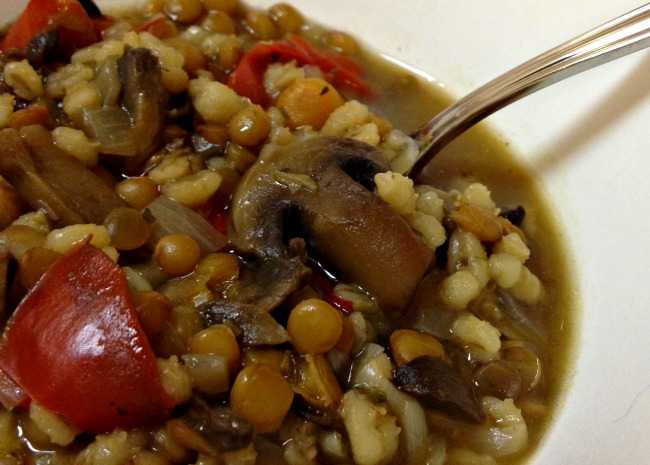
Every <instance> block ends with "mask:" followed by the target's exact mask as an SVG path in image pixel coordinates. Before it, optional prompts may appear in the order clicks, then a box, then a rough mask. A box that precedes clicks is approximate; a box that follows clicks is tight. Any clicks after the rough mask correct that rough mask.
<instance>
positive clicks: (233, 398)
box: [230, 364, 293, 433]
mask: <svg viewBox="0 0 650 465" xmlns="http://www.w3.org/2000/svg"><path fill="white" fill-rule="evenodd" d="M292 401H293V391H292V390H291V386H289V383H288V382H287V381H285V379H284V378H283V377H282V375H280V374H279V373H278V372H276V371H275V370H273V369H272V368H269V367H268V366H266V365H258V364H253V365H249V366H247V367H244V368H243V369H242V370H241V371H240V372H239V374H238V375H237V378H236V379H235V382H234V384H233V386H232V389H231V391H230V404H231V406H232V409H233V411H234V412H235V414H237V415H240V416H241V417H243V418H245V419H246V420H247V421H249V422H250V423H252V424H253V425H254V426H255V428H256V430H257V431H258V432H259V433H271V432H273V431H277V430H278V428H279V427H280V425H281V424H282V420H284V417H285V416H286V415H287V413H288V412H289V408H290V407H291V402H292Z"/></svg>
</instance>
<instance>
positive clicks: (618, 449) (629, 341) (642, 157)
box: [0, 0, 650, 465]
mask: <svg viewBox="0 0 650 465" xmlns="http://www.w3.org/2000/svg"><path fill="white" fill-rule="evenodd" d="M133 1H135V2H138V3H141V2H142V1H143V0H102V1H98V3H99V4H100V5H101V6H102V7H105V8H106V9H107V10H110V9H120V8H124V7H125V6H127V7H128V6H130V5H132V4H133ZM24 3H25V2H24V1H23V0H4V1H2V2H1V3H0V18H3V19H8V18H11V17H14V15H15V14H16V12H17V11H19V9H20V8H21V6H22V5H23V4H24ZM251 3H253V4H255V5H259V6H267V5H270V4H271V3H275V2H274V1H271V0H256V1H254V2H253V1H251ZM291 3H293V4H295V5H296V6H297V7H298V8H300V9H301V10H302V11H303V12H304V13H305V14H306V15H307V16H310V17H312V18H314V19H316V20H317V21H319V22H322V23H325V24H328V25H330V26H332V27H336V28H340V29H343V30H347V31H350V32H352V33H354V34H355V35H356V36H358V37H360V38H361V39H362V40H364V41H365V42H366V43H367V44H368V45H370V46H371V47H373V48H375V49H376V50H378V51H380V52H381V53H384V54H386V55H387V56H389V57H393V58H397V59H399V60H400V61H402V62H404V63H407V64H408V65H410V66H412V67H414V68H415V69H417V70H420V71H422V72H423V73H424V74H425V75H427V76H431V77H432V79H433V81H434V83H435V84H437V85H440V86H442V87H444V88H445V89H446V90H447V91H448V92H450V93H451V94H452V95H455V96H460V95H463V94H464V93H466V92H468V91H470V90H472V89H473V88H475V87H476V86H478V85H479V84H481V83H483V82H485V81H487V80H489V79H490V78H492V77H494V76H496V75H498V74H500V73H501V72H503V71H505V70H507V69H509V68H510V67H512V66H514V65H517V64H518V63H520V62H522V61H524V60H525V59H527V58H530V57H532V56H533V55H535V54H537V53H540V52H542V51H544V50H545V49H547V48H549V47H551V46H554V45H557V44H558V43H560V42H561V41H564V40H566V39H568V38H570V37H572V36H574V35H576V34H578V33H581V32H583V31H584V30H586V29H588V28H590V27H592V26H595V25H597V24H599V23H601V22H603V21H605V20H607V19H610V18H612V17H614V16H617V15H619V14H622V13H624V12H626V11H628V10H630V9H632V8H634V7H636V6H638V2H636V1H633V0H597V1H593V0H574V1H572V2H566V1H564V0H547V1H546V2H521V1H520V0H501V1H499V2H476V1H467V0H465V1H458V2H443V1H438V0H434V1H432V0H409V1H408V2H394V1H390V0H355V1H354V2H350V1H344V0H331V1H328V2H323V1H320V0H292V2H291ZM649 73H650V55H649V54H648V53H643V52H642V53H638V54H636V55H633V56H630V57H627V58H624V59H622V60H618V61H616V62H613V63H610V64H608V65H605V66H603V67H601V68H598V69H596V70H593V71H590V72H588V73H586V74H584V75H581V76H577V77H575V78H572V79H571V80H569V81H565V82H563V83H561V84H557V85H555V86H553V87H552V88H549V89H546V90H544V91H542V92H540V93H538V94H536V95H534V96H531V97H528V98H526V99H524V100H523V101H521V102H519V103H516V104H514V105H512V106H510V107H508V108H507V109H505V110H502V111H501V112H499V113H498V114H497V115H494V116H493V117H491V118H489V121H488V124H490V125H491V126H492V127H493V128H496V130H498V131H499V133H500V135H501V136H500V137H502V138H503V139H504V140H507V141H508V142H509V143H511V144H512V145H513V146H514V147H515V149H516V152H517V153H519V154H520V156H521V157H522V159H523V160H524V161H525V162H526V163H528V164H529V165H530V167H531V169H533V170H534V171H535V173H536V175H537V179H538V180H539V182H540V183H541V184H542V185H543V188H544V189H545V191H546V192H547V194H548V197H549V199H550V201H551V202H552V204H553V205H554V208H555V209H556V213H557V215H558V217H559V220H560V222H561V223H562V226H563V227H562V230H563V236H562V240H563V241H566V243H567V248H568V250H570V252H571V255H572V258H573V261H574V269H575V270H576V273H577V275H576V280H577V284H578V290H579V294H580V295H579V299H580V302H581V307H582V309H583V318H582V324H581V327H582V330H581V335H580V336H579V350H578V352H577V354H576V360H575V364H574V373H573V376H572V382H571V387H570V389H569V391H568V394H567V396H566V401H565V404H564V406H563V408H562V409H561V412H560V414H559V415H558V417H557V418H556V420H555V424H554V425H553V426H552V428H551V431H550V432H549V434H548V436H547V439H546V441H545V442H544V444H543V446H542V447H541V448H540V451H539V452H538V453H537V454H536V456H535V458H534V459H533V461H532V462H533V463H535V464H539V465H541V464H545V465H549V464H558V465H560V464H562V465H563V464H572V463H589V464H591V465H605V464H607V465H609V464H611V463H617V464H621V465H639V464H642V463H647V462H648V456H650V442H648V441H645V440H644V439H645V437H644V436H645V434H644V433H645V431H646V429H647V424H648V423H650V370H648V366H649V365H650V351H649V350H648V342H647V341H648V336H647V335H648V334H649V333H650V318H648V317H647V310H648V308H647V306H648V302H650V286H648V285H647V282H646V281H647V276H648V272H649V271H650V267H649V265H648V264H649V263H650V221H649V220H648V218H650V202H649V201H648V200H650V183H648V182H647V180H646V178H647V175H648V173H650V158H648V157H647V155H646V154H647V153H649V152H650V138H648V137H647V124H648V123H647V122H648V121H650V101H649V100H648V97H650V81H648V79H647V76H648V75H649Z"/></svg>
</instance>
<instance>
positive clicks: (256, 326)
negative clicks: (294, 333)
mask: <svg viewBox="0 0 650 465" xmlns="http://www.w3.org/2000/svg"><path fill="white" fill-rule="evenodd" d="M199 314H200V315H201V319H202V320H203V323H204V325H205V326H212V325H215V324H221V323H230V324H231V325H233V326H235V328H236V329H237V330H238V332H239V334H238V336H239V337H240V338H241V340H242V342H243V343H244V344H246V345H251V346H256V345H278V344H284V343H285V342H287V341H288V340H289V335H288V334H287V330H286V329H284V328H283V327H282V326H281V325H280V324H279V323H278V322H277V321H275V319H274V318H273V317H272V316H271V315H270V314H268V313H267V312H264V311H261V310H260V309H258V308H257V307H256V306H253V305H247V304H238V303H227V302H222V301H216V302H211V303H208V304H205V305H203V306H202V307H201V308H200V309H199Z"/></svg>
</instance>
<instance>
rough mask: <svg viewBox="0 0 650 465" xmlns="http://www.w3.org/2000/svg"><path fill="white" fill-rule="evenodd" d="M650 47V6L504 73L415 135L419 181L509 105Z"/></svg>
mask: <svg viewBox="0 0 650 465" xmlns="http://www.w3.org/2000/svg"><path fill="white" fill-rule="evenodd" d="M648 46H650V3H648V4H645V5H643V6H641V7H639V8H637V9H635V10H632V11H630V12H629V13H626V14H624V15H623V16H620V17H618V18H616V19H613V20H611V21H608V22H606V23H604V24H602V25H600V26H598V27H596V28H594V29H592V30H590V31H588V32H586V33H584V34H582V35H580V36H578V37H576V38H575V39H572V40H569V41H568V42H565V43H563V44H561V45H559V46H557V47H555V48H552V49H550V50H548V51H547V52H544V53H542V54H541V55H538V56H536V57H535V58H533V59H532V60H529V61H527V62H525V63H523V64H521V65H519V66H517V67H516V68H513V69H511V70H510V71H508V72H506V73H504V74H502V75H501V76H499V77H497V78H496V79H493V80H492V81H490V82H488V83H487V84H485V85H483V86H481V87H479V88H478V89H476V90H475V91H474V92H472V93H471V94H469V95H467V96H465V97H463V98H462V99H461V100H459V101H458V102H456V103H455V104H453V105H452V106H450V107H448V108H447V109H445V110H443V111H442V112H440V113H438V114H437V115H436V116H435V117H433V118H432V119H431V120H430V121H429V122H428V123H427V124H425V125H424V126H423V127H422V128H420V129H418V130H417V131H416V132H415V134H414V135H413V137H415V139H416V140H417V141H418V143H419V145H420V153H419V155H418V158H417V159H416V161H415V163H414V165H413V167H412V168H411V169H410V171H409V172H408V176H409V177H411V178H413V179H416V178H417V177H418V176H419V174H420V173H421V172H422V170H423V169H424V167H425V166H426V165H427V164H428V163H429V162H430V161H431V159H432V158H433V157H434V156H435V155H436V154H437V153H438V152H440V150H441V149H442V148H443V147H445V146H446V145H447V144H449V143H450V142H451V141H452V140H454V139H455V138H456V137H457V136H459V135H460V134H461V133H463V132H464V131H466V130H467V129H469V128H470V127H472V126H473V125H475V124H476V123H478V122H479V121H481V120H482V119H483V118H485V117H487V116H489V115H491V114H492V113H494V112H496V111H497V110H500V109H501V108H503V107H505V106H506V105H508V104H510V103H512V102H515V101H517V100H519V99H520V98H522V97H525V96H526V95H529V94H532V93H533V92H536V91H538V90H540V89H543V88H544V87H547V86H550V85H551V84H554V83H556V82H559V81H562V80H563V79H566V78H568V77H570V76H573V75H575V74H578V73H581V72H582V71H586V70H588V69H591V68H594V67H596V66H598V65H601V64H604V63H607V62H609V61H612V60H615V59H616V58H620V57H622V56H625V55H628V54H630V53H633V52H636V51H638V50H642V49H644V48H646V47H648Z"/></svg>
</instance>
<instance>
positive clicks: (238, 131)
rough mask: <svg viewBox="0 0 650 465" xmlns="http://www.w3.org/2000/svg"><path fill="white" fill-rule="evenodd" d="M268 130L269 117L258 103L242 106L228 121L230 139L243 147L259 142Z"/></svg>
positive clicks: (264, 137) (269, 124) (269, 128)
mask: <svg viewBox="0 0 650 465" xmlns="http://www.w3.org/2000/svg"><path fill="white" fill-rule="evenodd" d="M270 130H271V122H270V121H269V117H268V116H267V114H266V112H265V111H264V110H263V109H262V107H260V106H259V105H249V106H247V107H246V108H243V109H242V110H240V111H239V112H238V113H237V114H235V116H233V118H232V119H231V120H230V122H229V123H228V133H229V135H230V139H231V140H232V141H233V142H235V143H236V144H239V145H243V146H245V147H251V146H255V145H258V144H260V143H261V142H262V141H264V139H266V138H267V136H268V135H269V131H270Z"/></svg>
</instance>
